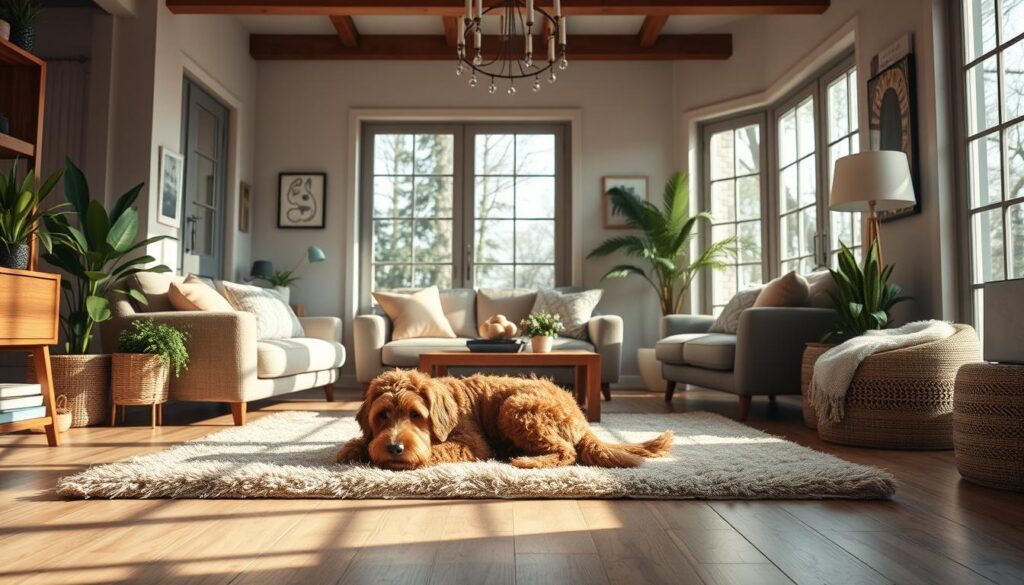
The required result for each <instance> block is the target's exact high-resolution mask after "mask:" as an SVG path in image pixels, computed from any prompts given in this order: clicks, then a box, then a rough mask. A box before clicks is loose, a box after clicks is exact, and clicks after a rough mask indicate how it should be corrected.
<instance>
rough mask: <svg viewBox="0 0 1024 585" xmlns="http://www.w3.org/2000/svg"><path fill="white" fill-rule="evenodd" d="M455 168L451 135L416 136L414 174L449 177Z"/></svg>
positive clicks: (453, 140)
mask: <svg viewBox="0 0 1024 585" xmlns="http://www.w3.org/2000/svg"><path fill="white" fill-rule="evenodd" d="M454 167H455V137H454V136H452V135H451V134H418V135H417V136H416V174H417V175H450V174H452V173H453V172H454Z"/></svg>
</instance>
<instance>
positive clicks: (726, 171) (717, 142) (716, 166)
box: [710, 130, 735, 181]
mask: <svg viewBox="0 0 1024 585" xmlns="http://www.w3.org/2000/svg"><path fill="white" fill-rule="evenodd" d="M734 150H735V149H734V147H733V133H732V130H729V131H727V132H719V133H718V134H713V135H712V136H711V153H710V156H711V159H710V164H711V180H712V181H714V180H716V179H725V178H729V177H732V176H734V175H735V167H734V156H735V152H734Z"/></svg>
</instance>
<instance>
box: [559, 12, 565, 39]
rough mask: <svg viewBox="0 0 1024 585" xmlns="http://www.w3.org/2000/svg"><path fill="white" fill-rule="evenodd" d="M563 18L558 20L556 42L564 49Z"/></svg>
mask: <svg viewBox="0 0 1024 585" xmlns="http://www.w3.org/2000/svg"><path fill="white" fill-rule="evenodd" d="M565 20H566V19H565V17H564V16H563V17H561V18H559V19H558V42H559V43H560V44H561V45H562V46H563V47H564V46H565V39H566V36H565Z"/></svg>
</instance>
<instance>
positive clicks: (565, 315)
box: [530, 289, 602, 339]
mask: <svg viewBox="0 0 1024 585" xmlns="http://www.w3.org/2000/svg"><path fill="white" fill-rule="evenodd" d="M601 293H602V291H601V290H600V289H595V290H588V291H583V292H573V293H563V292H559V291H557V290H543V289H542V290H539V291H537V302H535V303H534V304H533V309H531V311H530V312H531V313H551V314H553V315H559V316H561V317H562V325H563V327H564V329H563V330H562V335H565V336H566V337H575V338H577V339H586V338H587V322H588V321H590V317H592V316H593V314H594V308H595V307H597V303H598V302H600V301H601Z"/></svg>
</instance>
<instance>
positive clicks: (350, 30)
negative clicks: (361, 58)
mask: <svg viewBox="0 0 1024 585" xmlns="http://www.w3.org/2000/svg"><path fill="white" fill-rule="evenodd" d="M330 18H331V24H333V25H334V30H335V31H337V32H338V38H339V39H341V44H343V45H345V46H346V47H356V46H359V30H358V29H356V23H355V21H353V20H352V17H351V16H344V15H338V14H332V15H331V17H330Z"/></svg>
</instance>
